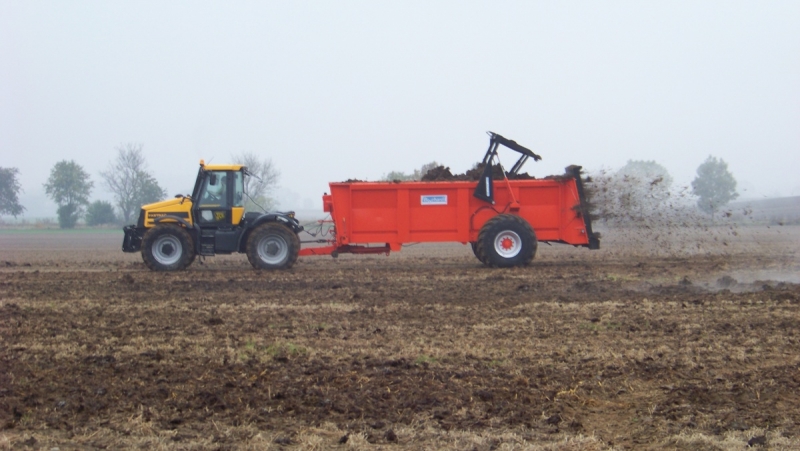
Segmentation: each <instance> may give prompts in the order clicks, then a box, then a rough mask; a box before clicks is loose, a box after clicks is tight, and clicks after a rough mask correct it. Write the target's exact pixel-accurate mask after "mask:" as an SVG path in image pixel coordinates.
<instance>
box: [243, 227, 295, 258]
mask: <svg viewBox="0 0 800 451" xmlns="http://www.w3.org/2000/svg"><path fill="white" fill-rule="evenodd" d="M299 252H300V239H299V238H298V237H297V234H296V233H294V232H293V231H292V230H291V229H289V228H288V227H286V226H285V225H283V224H278V223H275V222H271V223H268V224H262V225H260V226H258V227H256V229H255V230H253V232H252V233H250V237H249V238H248V239H247V259H248V260H250V264H251V265H253V268H256V269H288V268H291V267H292V265H294V263H295V262H296V261H297V255H298V253H299Z"/></svg>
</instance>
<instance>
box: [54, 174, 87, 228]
mask: <svg viewBox="0 0 800 451" xmlns="http://www.w3.org/2000/svg"><path fill="white" fill-rule="evenodd" d="M93 186H94V184H93V183H92V181H91V180H89V174H88V173H86V171H84V170H83V167H81V166H80V165H79V164H78V163H75V161H72V160H70V161H66V160H63V161H59V162H58V163H56V164H55V166H53V169H51V170H50V177H49V178H48V179H47V183H45V184H44V188H45V192H46V193H47V195H48V196H50V198H51V199H53V201H54V202H55V203H57V204H58V225H59V226H60V227H61V228H62V229H71V228H73V227H75V223H76V222H78V219H79V218H80V216H81V214H82V213H83V206H84V205H87V204H88V203H89V194H90V193H91V192H92V187H93Z"/></svg>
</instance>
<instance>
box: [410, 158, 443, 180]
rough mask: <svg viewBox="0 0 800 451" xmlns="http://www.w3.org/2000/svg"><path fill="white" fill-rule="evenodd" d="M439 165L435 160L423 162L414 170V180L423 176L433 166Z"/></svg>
mask: <svg viewBox="0 0 800 451" xmlns="http://www.w3.org/2000/svg"><path fill="white" fill-rule="evenodd" d="M439 166H441V165H440V164H439V163H437V162H436V161H431V162H430V163H425V164H423V165H422V167H420V168H419V169H418V170H416V171H414V176H415V177H414V180H422V177H425V174H427V173H428V171H430V170H431V169H433V168H436V167H439Z"/></svg>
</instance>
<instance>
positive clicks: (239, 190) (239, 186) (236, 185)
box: [233, 171, 244, 207]
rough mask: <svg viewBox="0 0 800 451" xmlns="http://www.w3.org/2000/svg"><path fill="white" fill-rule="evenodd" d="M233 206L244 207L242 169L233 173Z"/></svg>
mask: <svg viewBox="0 0 800 451" xmlns="http://www.w3.org/2000/svg"><path fill="white" fill-rule="evenodd" d="M233 177H234V178H233V206H234V207H244V176H243V174H242V171H236V172H234V173H233Z"/></svg>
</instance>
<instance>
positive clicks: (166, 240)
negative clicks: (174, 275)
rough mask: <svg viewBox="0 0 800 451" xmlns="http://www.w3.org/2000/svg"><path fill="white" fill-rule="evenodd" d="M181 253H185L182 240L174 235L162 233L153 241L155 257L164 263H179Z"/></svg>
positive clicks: (167, 264) (166, 264)
mask: <svg viewBox="0 0 800 451" xmlns="http://www.w3.org/2000/svg"><path fill="white" fill-rule="evenodd" d="M181 255H183V246H181V240H179V239H178V237H176V236H174V235H162V236H160V237H158V238H156V241H155V242H154V243H153V258H154V259H155V260H156V261H157V262H158V263H160V264H162V265H165V266H169V265H174V264H175V263H178V261H179V260H180V259H181Z"/></svg>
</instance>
